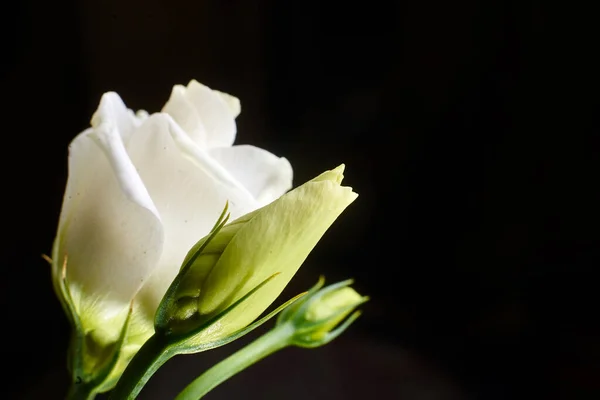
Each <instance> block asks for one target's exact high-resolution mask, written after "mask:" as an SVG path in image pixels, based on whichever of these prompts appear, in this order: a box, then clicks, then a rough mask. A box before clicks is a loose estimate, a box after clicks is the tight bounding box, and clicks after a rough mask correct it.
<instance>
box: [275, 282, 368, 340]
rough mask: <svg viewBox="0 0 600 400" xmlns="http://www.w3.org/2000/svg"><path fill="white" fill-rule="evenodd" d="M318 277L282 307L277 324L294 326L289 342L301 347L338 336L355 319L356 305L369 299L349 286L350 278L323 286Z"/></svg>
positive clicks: (357, 312) (356, 315)
mask: <svg viewBox="0 0 600 400" xmlns="http://www.w3.org/2000/svg"><path fill="white" fill-rule="evenodd" d="M323 283H324V281H323V279H321V280H319V282H318V283H317V285H315V287H313V288H312V289H311V290H310V291H309V292H308V294H307V295H305V296H304V298H302V299H301V300H299V301H297V302H296V303H294V304H292V305H291V306H290V307H288V308H287V309H286V310H284V311H283V312H282V313H281V314H280V316H279V318H278V320H277V325H283V324H291V325H292V326H293V327H294V332H295V333H294V335H293V337H292V339H291V341H292V343H293V344H294V345H296V346H300V347H318V346H321V345H324V344H326V343H329V342H330V341H332V340H333V339H335V338H336V337H337V336H339V335H340V334H341V333H342V332H343V331H344V330H346V328H348V326H350V324H351V323H352V322H353V321H354V320H355V319H356V318H358V316H359V315H360V312H359V311H355V310H356V308H357V307H358V306H360V305H361V304H363V303H365V302H366V301H367V300H369V298H368V297H366V296H361V295H360V294H358V293H357V292H356V291H355V290H354V289H352V288H351V287H350V286H349V285H350V284H352V280H347V281H343V282H339V283H336V284H333V285H330V286H327V287H325V288H323V289H321V288H322V286H323Z"/></svg>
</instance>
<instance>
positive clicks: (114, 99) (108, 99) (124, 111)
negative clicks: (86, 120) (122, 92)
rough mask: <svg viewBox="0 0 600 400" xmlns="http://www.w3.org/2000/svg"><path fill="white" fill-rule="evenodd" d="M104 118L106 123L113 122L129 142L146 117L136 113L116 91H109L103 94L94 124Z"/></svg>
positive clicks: (114, 126)
mask: <svg viewBox="0 0 600 400" xmlns="http://www.w3.org/2000/svg"><path fill="white" fill-rule="evenodd" d="M100 119H101V120H102V121H103V123H104V124H111V125H112V127H113V128H114V129H116V130H117V131H118V132H119V134H120V135H121V137H122V138H123V141H124V142H125V143H127V141H128V140H129V136H131V133H132V132H133V131H134V130H135V128H137V127H138V126H139V125H140V124H141V122H142V121H143V120H144V119H145V116H144V115H143V111H142V113H139V114H138V115H135V114H134V113H133V111H132V110H130V109H128V108H127V106H126V105H125V103H123V100H122V99H121V97H119V95H118V94H117V93H115V92H107V93H104V94H103V95H102V98H101V99H100V105H99V106H98V109H97V110H96V112H95V113H94V115H93V116H92V125H94V124H98V123H99V122H95V121H97V120H100Z"/></svg>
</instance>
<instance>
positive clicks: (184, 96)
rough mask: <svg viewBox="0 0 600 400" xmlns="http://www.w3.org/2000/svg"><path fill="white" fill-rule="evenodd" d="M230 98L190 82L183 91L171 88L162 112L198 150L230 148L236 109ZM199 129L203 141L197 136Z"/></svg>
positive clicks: (197, 83)
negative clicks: (176, 124)
mask: <svg viewBox="0 0 600 400" xmlns="http://www.w3.org/2000/svg"><path fill="white" fill-rule="evenodd" d="M230 97H232V96H230ZM230 97H226V96H224V95H223V93H221V92H217V91H214V90H211V89H210V88H209V87H207V86H204V85H202V84H201V83H199V82H197V81H195V80H192V81H190V83H189V84H188V85H187V87H185V88H183V87H181V86H180V87H175V88H173V93H172V95H171V99H169V102H167V104H166V105H165V108H164V109H163V112H167V113H168V114H169V115H171V117H173V119H174V120H175V121H176V122H177V123H178V124H179V125H180V126H181V127H182V128H183V129H184V130H185V131H186V132H187V134H188V135H190V137H191V138H192V140H194V141H195V142H196V144H198V145H200V146H201V147H203V148H205V146H206V147H208V148H211V147H224V146H231V145H232V144H233V142H234V140H235V134H236V131H237V127H236V125H235V117H236V115H237V114H236V111H238V110H237V109H239V107H238V106H236V105H235V100H234V98H230ZM236 100H237V99H236ZM202 129H203V130H204V135H203V136H204V141H203V140H201V135H200V133H199V132H200V131H201V130H202Z"/></svg>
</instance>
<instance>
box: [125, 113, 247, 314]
mask: <svg viewBox="0 0 600 400" xmlns="http://www.w3.org/2000/svg"><path fill="white" fill-rule="evenodd" d="M186 140H187V141H188V142H186ZM182 143H187V144H184V146H188V147H189V148H188V149H187V150H184V151H182V147H181V146H182ZM194 149H195V150H194ZM188 150H189V151H188ZM128 152H129V154H130V156H131V159H132V160H133V162H134V164H135V166H136V168H137V170H138V172H139V174H140V176H141V177H142V179H143V181H144V184H145V186H146V188H147V189H148V192H149V193H150V196H151V197H152V200H153V202H154V204H155V205H156V208H157V209H158V212H159V213H160V216H161V220H162V222H163V227H164V232H165V243H164V248H163V253H162V257H161V259H160V261H159V266H158V268H157V269H156V272H155V274H154V275H153V276H152V277H151V279H150V281H149V282H147V284H146V285H144V287H143V288H142V290H141V291H140V293H139V296H138V297H137V300H136V302H139V304H141V305H142V307H144V308H145V310H146V312H147V313H152V314H153V313H154V311H155V310H156V307H157V306H158V304H159V302H160V300H161V298H162V296H163V294H164V292H165V291H166V289H167V288H168V286H169V285H170V283H171V282H172V280H173V278H174V277H175V275H176V274H177V272H178V271H179V268H180V267H181V263H182V261H183V259H184V258H185V255H186V254H187V252H188V251H189V249H190V248H191V247H192V246H193V245H194V244H195V243H196V242H197V241H198V240H199V239H200V238H202V237H203V236H205V235H206V234H208V232H209V231H210V229H211V228H212V226H213V225H214V223H215V221H216V220H217V218H218V217H219V215H220V214H221V212H222V211H223V207H224V206H225V203H226V202H227V201H229V206H230V211H231V214H232V217H234V218H235V217H237V216H240V215H243V214H245V213H246V212H249V211H251V210H254V209H255V208H257V204H256V202H255V201H254V199H253V198H252V196H250V195H249V194H248V192H247V191H245V190H243V188H240V186H239V184H228V183H227V182H225V183H224V182H222V181H221V180H220V179H216V178H215V176H218V175H219V173H221V172H223V171H221V172H219V171H212V170H211V168H212V167H214V166H216V167H218V164H216V163H215V162H214V160H210V158H208V155H207V154H206V153H205V152H203V151H202V150H201V149H199V148H198V147H197V146H196V145H195V144H194V143H193V142H191V140H190V139H189V137H188V136H187V135H186V134H185V133H184V132H182V131H181V128H179V126H178V125H177V124H175V123H174V121H173V120H172V119H171V118H170V117H169V116H168V115H167V114H154V115H152V116H150V117H149V118H148V120H146V121H145V122H144V124H143V125H142V126H141V127H140V128H139V129H138V130H137V131H136V132H135V133H134V134H133V136H132V137H131V140H130V142H129V147H128ZM193 157H198V158H204V159H195V160H194V159H193ZM199 165H201V166H202V167H200V166H199ZM219 168H220V167H219ZM224 173H226V171H224ZM227 179H228V180H232V179H233V178H231V177H227Z"/></svg>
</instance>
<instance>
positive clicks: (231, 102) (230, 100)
mask: <svg viewBox="0 0 600 400" xmlns="http://www.w3.org/2000/svg"><path fill="white" fill-rule="evenodd" d="M213 92H215V93H216V94H218V95H219V96H221V99H223V101H225V103H227V106H228V107H229V110H230V111H231V113H232V114H233V117H234V118H237V117H238V115H240V113H241V112H242V105H241V104H240V99H238V98H237V97H235V96H232V95H230V94H229V93H224V92H219V91H218V90H213Z"/></svg>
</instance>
